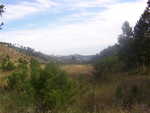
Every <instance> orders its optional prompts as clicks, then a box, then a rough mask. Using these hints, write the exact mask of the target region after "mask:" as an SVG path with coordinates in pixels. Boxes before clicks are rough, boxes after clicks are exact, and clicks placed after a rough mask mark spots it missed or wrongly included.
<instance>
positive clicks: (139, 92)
mask: <svg viewBox="0 0 150 113" xmlns="http://www.w3.org/2000/svg"><path fill="white" fill-rule="evenodd" d="M149 89H150V80H145V79H143V80H142V79H139V80H136V79H135V80H126V81H124V82H123V83H121V84H120V85H119V86H118V88H117V89H116V102H117V103H118V104H119V105H121V106H123V107H132V106H133V105H134V104H144V105H150V98H149V95H150V90H149Z"/></svg>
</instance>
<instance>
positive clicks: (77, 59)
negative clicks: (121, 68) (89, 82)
mask: <svg viewBox="0 0 150 113" xmlns="http://www.w3.org/2000/svg"><path fill="white" fill-rule="evenodd" d="M0 52H1V53H0V54H4V53H5V55H9V56H12V57H13V58H14V59H15V58H17V57H19V56H23V57H26V58H28V59H29V58H31V57H33V58H35V59H37V60H38V61H40V62H41V63H48V62H50V61H55V62H59V63H64V64H80V63H89V62H90V60H91V59H92V58H93V57H94V55H79V54H74V55H68V56H54V55H47V54H44V53H42V52H39V51H35V50H34V49H32V48H30V47H24V46H20V45H18V44H11V43H5V42H0Z"/></svg>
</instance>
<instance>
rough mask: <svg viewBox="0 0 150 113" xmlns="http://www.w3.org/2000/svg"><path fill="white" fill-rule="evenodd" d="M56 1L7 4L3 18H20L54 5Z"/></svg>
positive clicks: (40, 0) (41, 0)
mask: <svg viewBox="0 0 150 113" xmlns="http://www.w3.org/2000/svg"><path fill="white" fill-rule="evenodd" d="M57 5H59V4H58V3H55V2H52V1H50V0H36V1H34V2H25V1H22V2H20V3H18V4H13V5H7V6H6V12H5V13H4V19H5V20H14V19H20V18H23V17H25V16H28V15H31V14H34V13H39V12H41V11H45V10H46V9H48V8H52V7H56V6H57Z"/></svg>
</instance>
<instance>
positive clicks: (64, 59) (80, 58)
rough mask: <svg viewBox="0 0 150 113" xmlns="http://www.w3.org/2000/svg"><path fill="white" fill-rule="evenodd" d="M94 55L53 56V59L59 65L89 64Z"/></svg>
mask: <svg viewBox="0 0 150 113" xmlns="http://www.w3.org/2000/svg"><path fill="white" fill-rule="evenodd" d="M93 57H94V55H79V54H74V55H68V56H55V59H56V60H57V61H59V62H61V63H68V64H80V63H89V62H90V61H91V59H92V58H93Z"/></svg>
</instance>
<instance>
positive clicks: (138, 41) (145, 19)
mask: <svg viewBox="0 0 150 113" xmlns="http://www.w3.org/2000/svg"><path fill="white" fill-rule="evenodd" d="M147 4H148V6H147V8H146V9H145V11H144V13H143V14H142V16H141V18H140V20H139V21H138V22H137V24H136V26H135V28H134V47H133V49H134V54H135V56H136V57H135V59H136V62H137V66H141V65H142V66H143V67H145V66H148V65H150V0H149V1H148V2H147Z"/></svg>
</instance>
